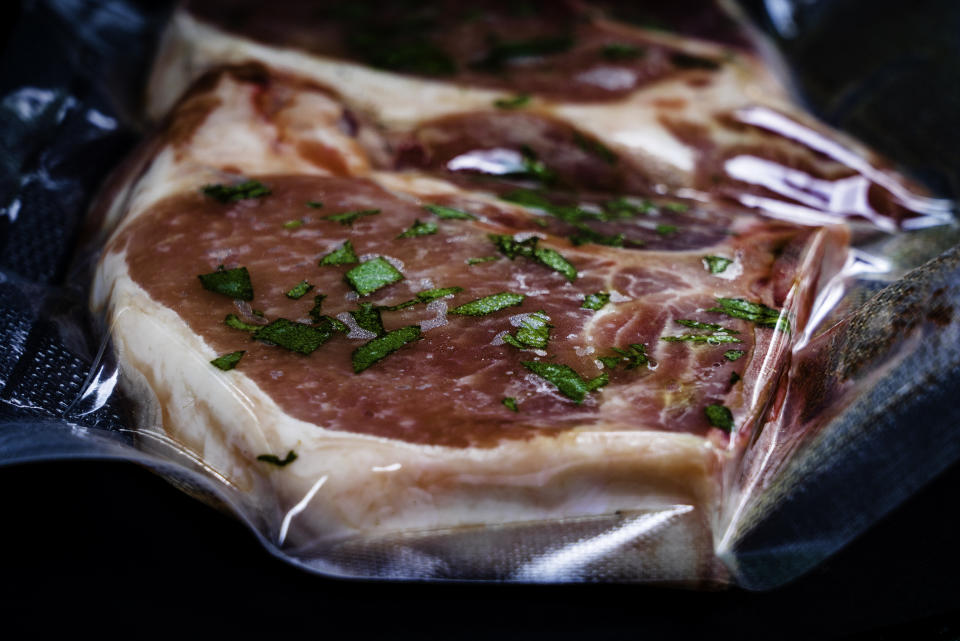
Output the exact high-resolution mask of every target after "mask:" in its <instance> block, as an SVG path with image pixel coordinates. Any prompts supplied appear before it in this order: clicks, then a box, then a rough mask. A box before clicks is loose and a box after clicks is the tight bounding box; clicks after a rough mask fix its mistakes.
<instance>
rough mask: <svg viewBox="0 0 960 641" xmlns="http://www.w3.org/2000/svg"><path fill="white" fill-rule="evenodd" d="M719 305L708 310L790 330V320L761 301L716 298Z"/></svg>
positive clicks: (781, 329)
mask: <svg viewBox="0 0 960 641" xmlns="http://www.w3.org/2000/svg"><path fill="white" fill-rule="evenodd" d="M716 301H717V302H718V303H719V304H720V306H719V307H711V308H710V309H708V310H707V311H708V312H718V313H720V314H726V315H727V316H732V317H733V318H742V319H743V320H748V321H750V322H752V323H756V324H757V325H759V326H760V327H771V328H776V329H778V330H780V331H783V332H789V331H790V321H789V320H788V319H787V318H786V316H784V315H782V314H783V313H782V312H781V311H780V310H778V309H773V308H770V307H767V306H766V305H764V304H762V303H751V302H750V301H746V300H743V299H742V298H718V299H716Z"/></svg>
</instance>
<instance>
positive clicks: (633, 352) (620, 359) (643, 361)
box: [597, 343, 650, 369]
mask: <svg viewBox="0 0 960 641" xmlns="http://www.w3.org/2000/svg"><path fill="white" fill-rule="evenodd" d="M610 349H612V350H613V351H615V352H616V353H617V355H616V356H601V357H600V358H599V359H597V360H599V361H600V362H601V363H603V364H604V366H605V367H609V368H610V369H615V368H616V367H617V366H619V365H624V366H625V368H626V369H637V368H638V367H640V366H641V365H649V364H650V359H649V358H648V357H647V346H646V345H644V344H643V343H631V344H630V347H629V349H620V348H619V347H611V348H610Z"/></svg>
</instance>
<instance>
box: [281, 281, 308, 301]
mask: <svg viewBox="0 0 960 641" xmlns="http://www.w3.org/2000/svg"><path fill="white" fill-rule="evenodd" d="M311 289H313V285H311V284H310V283H308V282H307V281H305V280H302V281H300V284H299V285H297V286H296V287H294V288H293V289H291V290H290V291H288V292H287V298H292V299H293V300H298V299H300V298H303V297H304V296H305V295H306V293H307V292H309V291H310V290H311Z"/></svg>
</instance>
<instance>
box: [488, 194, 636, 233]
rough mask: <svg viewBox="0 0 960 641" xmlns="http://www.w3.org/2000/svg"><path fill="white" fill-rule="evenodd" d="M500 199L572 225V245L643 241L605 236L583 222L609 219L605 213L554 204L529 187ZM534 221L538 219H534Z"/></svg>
mask: <svg viewBox="0 0 960 641" xmlns="http://www.w3.org/2000/svg"><path fill="white" fill-rule="evenodd" d="M500 199H501V200H506V201H508V202H512V203H516V204H518V205H523V206H524V207H533V208H536V209H542V210H543V211H545V212H547V213H548V214H550V215H551V216H554V217H555V218H558V219H560V220H562V221H563V222H565V223H568V224H570V225H573V226H574V227H575V228H576V229H577V232H578V233H577V234H575V235H574V236H572V237H571V238H570V240H571V242H572V243H573V244H574V245H577V246H579V245H584V244H586V243H593V244H596V245H608V246H610V247H623V246H624V244H625V243H631V244H633V245H643V243H642V242H639V241H634V240H627V239H626V238H624V235H623V234H614V235H612V236H605V235H604V234H601V233H599V232H596V231H594V230H593V229H591V228H590V227H589V226H588V225H587V224H586V222H585V221H586V220H610V219H611V218H610V217H608V216H607V215H605V214H596V213H594V212H592V211H588V210H586V209H583V208H582V207H576V206H572V205H556V204H554V203H552V202H550V201H549V200H547V198H546V197H545V196H543V195H542V194H540V193H539V192H536V191H533V190H530V189H514V190H513V191H510V192H508V193H506V194H504V195H502V196H500ZM534 222H539V221H538V220H537V219H535V220H534ZM525 242H526V241H525Z"/></svg>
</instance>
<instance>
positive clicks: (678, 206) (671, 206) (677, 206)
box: [663, 203, 690, 212]
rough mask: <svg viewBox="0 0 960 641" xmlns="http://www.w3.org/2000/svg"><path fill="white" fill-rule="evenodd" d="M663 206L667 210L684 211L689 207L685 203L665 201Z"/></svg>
mask: <svg viewBox="0 0 960 641" xmlns="http://www.w3.org/2000/svg"><path fill="white" fill-rule="evenodd" d="M663 208H664V209H667V210H669V211H676V212H684V211H687V210H688V209H690V205H688V204H687V203H665V204H664V205H663Z"/></svg>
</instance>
